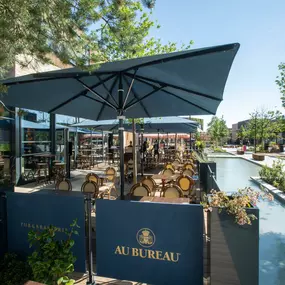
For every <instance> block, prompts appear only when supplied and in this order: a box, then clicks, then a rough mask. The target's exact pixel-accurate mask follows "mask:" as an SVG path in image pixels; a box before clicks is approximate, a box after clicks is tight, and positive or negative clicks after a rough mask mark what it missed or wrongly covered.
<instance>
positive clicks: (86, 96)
mask: <svg viewBox="0 0 285 285" xmlns="http://www.w3.org/2000/svg"><path fill="white" fill-rule="evenodd" d="M82 96H83V97H85V98H88V99H91V100H93V101H95V102H97V103H100V104H102V105H103V104H104V102H102V101H99V100H97V99H95V98H93V97H90V96H88V95H87V94H84V95H82ZM108 107H110V106H108ZM110 108H111V107H110Z"/></svg>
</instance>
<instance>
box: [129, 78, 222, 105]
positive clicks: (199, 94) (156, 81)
mask: <svg viewBox="0 0 285 285" xmlns="http://www.w3.org/2000/svg"><path fill="white" fill-rule="evenodd" d="M126 75H128V76H131V73H126ZM137 79H142V80H145V81H150V82H153V83H158V84H160V85H165V86H167V87H171V88H174V89H178V90H181V91H185V92H187V93H191V94H192V95H193V94H194V95H198V96H202V97H205V98H209V99H212V100H215V101H222V100H221V99H218V98H216V97H214V96H211V95H208V94H204V93H201V92H197V91H194V90H191V89H187V88H184V87H180V86H176V85H173V84H169V83H165V82H163V81H159V80H155V79H151V78H147V77H145V76H141V75H137Z"/></svg>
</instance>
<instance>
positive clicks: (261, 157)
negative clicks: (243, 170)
mask: <svg viewBox="0 0 285 285" xmlns="http://www.w3.org/2000/svg"><path fill="white" fill-rule="evenodd" d="M252 158H253V159H254V160H257V161H263V160H264V154H258V153H253V154H252Z"/></svg>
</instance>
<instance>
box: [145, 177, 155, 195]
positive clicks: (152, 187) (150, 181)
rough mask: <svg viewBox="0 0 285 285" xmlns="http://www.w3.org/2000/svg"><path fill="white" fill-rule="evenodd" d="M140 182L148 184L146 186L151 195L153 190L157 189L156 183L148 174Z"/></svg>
mask: <svg viewBox="0 0 285 285" xmlns="http://www.w3.org/2000/svg"><path fill="white" fill-rule="evenodd" d="M141 183H142V184H144V185H146V186H148V188H149V189H150V191H151V192H152V193H153V195H154V194H155V191H156V190H157V185H156V183H155V181H154V180H153V179H152V178H151V177H149V176H146V177H144V178H143V179H142V181H141Z"/></svg>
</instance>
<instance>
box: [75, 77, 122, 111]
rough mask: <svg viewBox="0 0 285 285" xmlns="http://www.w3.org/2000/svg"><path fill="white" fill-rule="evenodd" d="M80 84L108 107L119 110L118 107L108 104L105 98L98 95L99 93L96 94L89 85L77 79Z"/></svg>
mask: <svg viewBox="0 0 285 285" xmlns="http://www.w3.org/2000/svg"><path fill="white" fill-rule="evenodd" d="M76 80H77V81H78V82H80V83H81V84H82V85H83V86H84V87H85V88H86V89H87V90H88V91H89V92H91V93H92V94H94V95H96V96H97V97H99V98H100V99H101V100H102V101H104V102H105V103H106V104H107V105H109V106H110V107H112V108H113V109H114V110H117V108H116V106H114V105H113V104H111V103H110V102H108V101H107V100H106V99H105V98H104V97H103V96H101V95H100V94H98V93H97V92H95V91H94V90H92V89H91V88H90V87H89V86H88V85H86V84H85V83H84V82H83V81H81V80H80V79H76Z"/></svg>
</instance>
